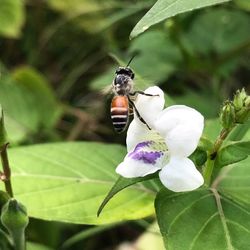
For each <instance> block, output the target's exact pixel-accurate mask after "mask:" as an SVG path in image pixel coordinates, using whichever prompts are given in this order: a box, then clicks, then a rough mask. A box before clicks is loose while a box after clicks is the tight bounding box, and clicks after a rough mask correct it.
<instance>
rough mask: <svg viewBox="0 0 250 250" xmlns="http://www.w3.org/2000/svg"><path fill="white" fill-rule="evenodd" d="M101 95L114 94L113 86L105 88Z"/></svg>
mask: <svg viewBox="0 0 250 250" xmlns="http://www.w3.org/2000/svg"><path fill="white" fill-rule="evenodd" d="M101 93H102V94H103V95H108V94H112V93H113V87H112V85H107V86H105V87H104V88H103V89H102V90H101Z"/></svg>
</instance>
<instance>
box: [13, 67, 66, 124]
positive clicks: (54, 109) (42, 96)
mask: <svg viewBox="0 0 250 250" xmlns="http://www.w3.org/2000/svg"><path fill="white" fill-rule="evenodd" d="M13 78H14V79H15V80H16V81H17V84H18V85H19V86H23V87H24V88H25V89H26V91H27V92H28V93H30V94H31V95H32V98H33V99H34V100H36V104H37V107H36V108H37V110H36V112H37V114H39V118H38V119H39V123H40V124H39V126H42V127H45V128H51V127H53V126H54V125H55V123H56V122H57V120H58V117H59V115H60V113H61V108H60V107H59V103H58V101H57V100H56V97H55V94H54V93H53V90H52V89H51V87H50V85H49V83H48V81H47V79H46V78H45V77H44V76H43V75H42V74H40V73H39V72H38V71H36V70H35V69H33V68H31V67H27V66H24V67H20V68H17V69H16V70H15V71H14V72H13ZM38 104H39V105H38Z"/></svg>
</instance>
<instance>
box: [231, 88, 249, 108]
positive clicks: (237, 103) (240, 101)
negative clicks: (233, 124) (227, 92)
mask: <svg viewBox="0 0 250 250" xmlns="http://www.w3.org/2000/svg"><path fill="white" fill-rule="evenodd" d="M246 98H247V94H246V91H245V89H244V88H243V89H242V90H241V91H240V90H237V91H236V94H235V96H234V99H233V104H234V107H235V110H236V111H238V110H240V109H241V108H242V107H243V106H244V101H245V99H246Z"/></svg>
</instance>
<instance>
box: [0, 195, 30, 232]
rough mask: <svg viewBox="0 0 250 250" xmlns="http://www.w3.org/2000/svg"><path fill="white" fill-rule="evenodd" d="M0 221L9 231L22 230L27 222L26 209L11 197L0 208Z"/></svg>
mask: <svg viewBox="0 0 250 250" xmlns="http://www.w3.org/2000/svg"><path fill="white" fill-rule="evenodd" d="M1 221H2V223H3V225H4V226H5V227H6V228H7V229H8V230H9V231H13V230H19V229H23V230H24V229H25V228H26V227H27V225H28V223H29V218H28V215H27V210H26V208H25V207H24V206H23V205H22V204H21V203H19V202H18V201H17V200H16V199H13V198H12V199H10V200H9V201H8V202H7V203H6V204H5V205H4V206H3V208H2V214H1Z"/></svg>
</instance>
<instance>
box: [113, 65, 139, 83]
mask: <svg viewBox="0 0 250 250" xmlns="http://www.w3.org/2000/svg"><path fill="white" fill-rule="evenodd" d="M115 73H116V75H126V76H128V77H130V78H131V79H132V80H133V79H134V77H135V74H134V72H133V70H132V69H130V68H129V67H119V68H118V69H117V70H116V71H115Z"/></svg>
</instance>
